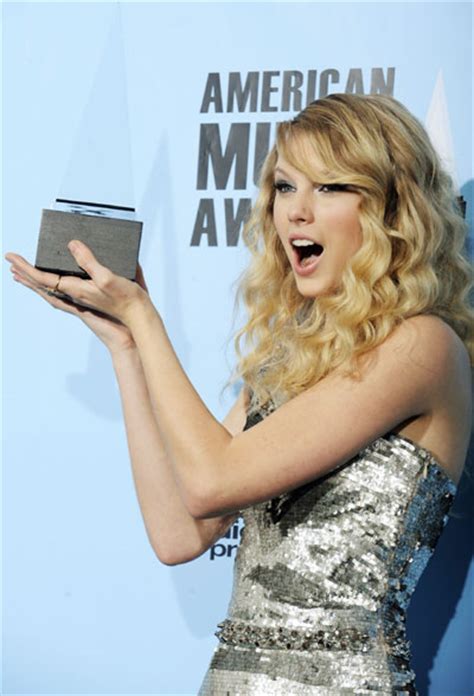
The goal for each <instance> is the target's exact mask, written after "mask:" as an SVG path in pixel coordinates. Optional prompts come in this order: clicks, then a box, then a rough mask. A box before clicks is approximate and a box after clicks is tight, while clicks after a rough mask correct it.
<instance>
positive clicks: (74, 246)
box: [68, 240, 78, 251]
mask: <svg viewBox="0 0 474 696" xmlns="http://www.w3.org/2000/svg"><path fill="white" fill-rule="evenodd" d="M68 248H69V249H70V250H71V251H76V250H77V248H78V247H77V242H76V241H75V240H73V241H72V242H69V244H68Z"/></svg>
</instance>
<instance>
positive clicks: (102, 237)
mask: <svg viewBox="0 0 474 696" xmlns="http://www.w3.org/2000/svg"><path fill="white" fill-rule="evenodd" d="M142 227H143V223H142V222H139V221H138V220H135V209H134V208H127V207H124V206H117V205H107V204H103V203H88V202H85V201H72V200H67V199H64V198H58V199H56V202H55V205H54V208H53V209H43V212H42V216H41V227H40V233H39V239H38V247H37V251H36V260H35V266H36V268H39V269H40V270H43V271H51V272H53V273H59V274H60V275H74V276H78V277H79V278H90V276H89V275H88V274H87V273H86V272H85V271H84V270H83V269H82V268H80V266H78V265H77V263H76V261H75V260H74V258H73V256H72V254H71V253H70V251H69V249H68V248H67V245H68V243H69V242H70V241H71V240H72V239H79V240H80V241H81V242H84V244H86V245H87V246H88V247H89V248H90V249H91V251H92V253H93V254H94V256H95V257H96V259H97V260H98V261H99V263H101V264H102V265H104V266H107V268H110V270H111V271H113V273H116V274H117V275H120V276H123V277H125V278H128V279H129V280H135V277H136V270H137V263H138V252H139V249H140V240H141V234H142Z"/></svg>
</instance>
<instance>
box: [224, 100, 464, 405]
mask: <svg viewBox="0 0 474 696" xmlns="http://www.w3.org/2000/svg"><path fill="white" fill-rule="evenodd" d="M278 153H280V154H281V155H282V156H283V157H284V158H285V159H286V160H287V161H288V162H289V163H290V164H291V165H292V166H294V167H295V168H297V169H298V170H300V171H301V172H303V173H304V174H305V175H306V176H307V177H308V178H309V179H310V180H312V181H314V180H315V173H314V158H313V157H312V153H314V154H315V155H317V157H318V158H319V159H320V160H321V161H322V162H323V164H324V166H326V167H327V168H328V170H330V171H331V172H332V173H333V174H334V176H333V177H331V178H330V179H327V183H345V184H350V185H351V187H355V188H356V189H357V190H358V191H359V192H360V194H361V202H360V208H359V215H360V217H359V220H360V225H361V230H362V245H361V247H360V249H359V250H358V251H357V252H356V253H355V254H354V255H353V256H352V257H351V259H350V260H349V262H348V263H347V265H346V267H345V269H344V271H343V273H342V278H341V282H340V285H339V286H338V287H337V288H336V289H335V290H334V292H332V294H325V295H321V296H317V297H315V298H307V297H303V296H302V295H301V294H300V293H299V291H298V289H297V286H296V282H295V278H294V274H293V271H292V269H291V266H290V263H289V261H288V258H287V256H286V254H285V251H284V248H283V245H282V244H281V241H280V239H279V238H278V235H277V233H276V230H275V226H274V223H273V201H274V185H273V170H274V167H275V164H276V160H277V156H278ZM467 229H468V228H467V224H466V223H465V221H464V219H463V217H462V214H461V211H460V209H459V204H458V202H457V199H456V192H455V190H454V187H453V182H452V179H451V178H450V176H449V175H448V174H447V172H446V171H445V170H444V169H443V167H442V166H441V164H440V160H439V158H438V155H437V153H436V152H435V150H434V148H433V146H432V144H431V142H430V140H429V137H428V135H427V133H426V131H425V129H424V128H423V126H422V125H421V123H420V122H419V121H418V120H417V119H416V118H415V117H414V116H413V115H412V114H410V112H409V111H408V110H407V109H406V108H405V107H404V106H403V105H402V104H401V103H400V102H398V101H397V100H396V99H394V98H392V97H388V96H384V95H373V96H359V95H352V94H331V95H330V96H328V97H324V98H323V99H318V100H316V101H314V102H312V103H311V104H309V106H307V107H306V108H305V109H304V110H303V111H302V112H301V113H300V114H299V115H298V116H296V118H294V119H293V120H291V121H285V122H283V123H280V124H279V126H278V129H277V138H276V144H275V145H274V147H273V148H272V149H271V151H270V152H269V154H268V156H267V158H266V160H265V162H264V164H263V167H262V171H261V176H260V192H259V195H258V198H257V200H256V203H255V205H254V207H253V210H252V213H251V216H250V219H249V221H248V223H247V225H246V226H245V228H244V232H243V239H244V242H245V244H246V246H247V247H248V249H249V250H250V253H251V261H250V264H249V267H248V268H247V270H246V271H245V272H244V274H243V275H242V276H241V278H240V283H239V287H238V290H237V297H236V308H237V307H238V305H239V303H240V301H241V300H242V299H243V301H244V303H245V305H246V308H247V314H248V320H247V321H246V323H245V325H244V326H243V327H242V328H241V329H240V330H239V331H238V332H237V334H236V336H235V339H234V346H235V350H236V353H237V356H238V364H237V367H236V369H235V371H234V374H233V376H232V377H231V379H230V383H233V382H235V381H237V380H239V379H242V380H243V381H244V383H245V384H246V385H247V386H248V387H250V393H251V395H252V399H251V403H250V407H249V413H251V412H252V411H255V410H257V409H258V408H260V407H262V406H264V405H265V404H266V403H267V402H268V401H269V400H273V401H285V400H288V399H290V398H292V397H293V396H296V395H297V394H299V393H300V392H301V391H303V390H304V389H306V388H308V387H309V386H311V385H313V384H315V383H316V382H318V381H319V380H321V379H323V378H324V377H325V376H326V375H327V374H328V373H329V372H331V371H332V370H334V369H335V368H337V367H339V366H341V365H342V366H343V367H344V368H345V367H346V366H347V367H348V374H350V375H354V376H356V375H357V374H358V369H359V361H360V358H361V357H362V356H363V355H364V354H365V353H367V351H369V350H371V349H373V348H375V347H376V346H378V345H379V344H380V343H382V342H383V341H384V340H385V338H386V337H387V336H388V335H389V334H390V333H391V331H392V330H393V329H394V328H395V327H396V326H397V325H399V324H400V323H401V322H403V321H404V320H405V319H407V318H408V317H411V316H414V315H418V314H434V315H437V316H438V317H440V318H441V319H443V320H444V321H445V322H446V323H447V324H449V325H450V326H451V327H452V328H453V330H454V331H455V332H456V333H457V334H458V336H459V337H460V338H461V340H462V341H463V342H464V344H465V345H466V347H467V349H468V351H469V354H470V356H471V363H472V362H473V358H474V321H473V320H474V312H473V311H472V308H471V307H470V305H469V291H470V289H471V287H472V273H471V266H470V264H469V262H468V259H467V256H466V255H465V253H466V252H465V250H464V244H465V239H466V236H467ZM242 339H244V343H245V350H242V347H241V342H242Z"/></svg>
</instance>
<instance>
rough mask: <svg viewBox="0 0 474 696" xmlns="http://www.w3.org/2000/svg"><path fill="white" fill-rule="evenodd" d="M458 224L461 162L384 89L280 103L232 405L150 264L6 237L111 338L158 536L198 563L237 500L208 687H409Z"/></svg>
mask: <svg viewBox="0 0 474 696" xmlns="http://www.w3.org/2000/svg"><path fill="white" fill-rule="evenodd" d="M465 234H466V226H465V223H464V221H463V219H462V216H461V215H460V213H459V210H458V207H457V203H456V200H455V194H454V191H453V187H452V182H451V180H450V178H449V176H448V175H447V174H446V173H445V172H444V171H443V169H442V168H441V166H440V163H439V161H438V158H437V156H436V154H435V152H434V150H433V148H432V146H431V144H430V142H429V139H428V137H427V135H426V132H425V131H424V129H423V127H422V126H421V125H420V123H419V122H418V121H417V120H416V119H415V118H414V117H413V116H412V115H411V114H410V113H409V112H408V111H407V110H406V109H405V108H404V107H403V106H402V105H401V104H400V103H399V102H397V101H396V100H395V99H392V98H390V97H385V96H370V97H369V96H367V97H362V96H354V95H344V94H335V95H331V96H329V97H326V98H324V99H320V100H317V101H316V102H313V103H312V104H310V105H309V106H308V107H307V108H306V109H305V110H304V111H303V112H302V113H301V114H299V115H298V116H297V117H296V118H295V119H294V120H292V121H289V122H284V123H282V124H281V125H280V126H279V128H278V134H277V141H276V144H275V146H274V147H273V149H272V150H271V152H270V153H269V155H268V157H267V159H266V161H265V163H264V166H263V170H262V175H261V190H260V194H259V197H258V199H257V201H256V204H255V207H254V210H253V213H252V216H251V219H250V220H249V223H248V225H247V227H246V230H245V232H244V239H245V242H246V244H247V245H248V247H249V249H250V251H251V261H250V264H249V267H248V270H247V271H246V273H245V274H244V276H243V277H242V279H241V285H240V296H241V297H242V298H243V299H244V301H245V303H246V306H247V310H248V321H247V323H246V325H245V326H244V327H243V329H242V330H241V331H240V332H239V333H238V334H237V337H236V347H237V353H238V358H239V362H238V365H237V368H236V372H235V375H234V376H233V379H235V380H236V379H241V380H242V382H243V387H242V389H241V392H240V396H239V398H238V399H237V402H236V403H235V405H234V407H233V408H232V409H231V411H230V413H229V414H228V416H227V418H226V419H225V420H224V422H223V424H221V423H219V422H218V421H216V420H215V418H214V417H213V416H212V414H211V413H210V412H209V411H208V410H207V408H206V406H205V404H204V403H203V402H202V400H201V399H200V397H199V395H198V394H197V393H196V391H195V390H194V388H193V386H192V385H191V383H190V382H189V380H188V378H187V377H186V375H185V373H184V372H183V370H182V368H181V366H180V364H179V362H178V359H177V357H176V355H175V352H174V350H173V348H172V346H171V344H170V342H169V339H168V337H167V334H166V331H165V328H164V326H163V322H162V319H161V317H160V315H159V314H158V312H157V311H156V309H155V307H154V306H153V304H152V302H151V300H150V297H149V295H148V293H147V290H146V285H145V281H144V279H143V274H142V272H141V269H140V268H139V269H138V276H137V279H138V281H139V282H138V284H137V283H132V282H130V281H128V280H125V279H123V278H120V277H117V276H115V275H114V274H112V273H111V272H110V271H109V270H108V269H107V268H105V267H103V266H101V265H100V264H99V263H98V262H97V260H96V259H95V258H94V256H93V255H92V253H91V251H90V250H89V249H88V248H87V247H86V246H85V245H84V244H82V243H80V242H78V243H76V244H73V245H72V246H71V253H72V254H73V255H74V257H75V259H76V260H77V262H78V264H79V265H80V266H81V267H82V268H84V269H85V270H86V271H87V272H88V273H89V275H90V276H91V279H92V280H90V281H83V280H80V279H77V278H71V277H65V278H59V279H58V276H57V275H54V274H49V273H42V272H39V271H37V270H36V269H34V268H33V267H32V266H31V265H30V264H28V262H27V261H25V259H23V258H22V257H21V256H18V255H16V254H7V256H6V258H7V259H8V260H9V261H10V262H11V263H12V271H13V273H14V277H15V279H16V280H18V281H19V282H21V283H23V284H24V285H26V286H27V287H29V288H31V289H33V290H35V291H36V292H39V293H40V294H41V295H42V296H43V297H44V298H45V299H46V300H47V301H48V302H49V303H50V304H51V305H53V306H54V307H57V308H59V309H63V310H64V311H66V312H70V313H73V314H76V315H77V316H79V317H80V318H81V319H82V320H83V321H84V322H85V323H86V324H87V325H88V326H89V327H90V328H91V329H92V330H93V331H94V332H95V333H96V334H97V335H98V336H99V338H100V339H101V340H102V341H103V342H104V343H105V344H106V345H107V346H108V348H109V349H110V353H111V356H112V359H113V364H114V367H115V371H116V375H117V379H118V383H119V386H120V391H121V396H122V402H123V411H124V418H125V423H126V428H127V435H128V442H129V451H130V457H131V462H132V467H133V472H134V478H135V484H136V489H137V494H138V498H139V502H140V505H141V509H142V513H143V517H144V521H145V525H146V529H147V532H148V536H149V539H150V543H151V544H152V546H153V548H154V550H155V552H156V554H157V556H158V557H159V558H160V559H161V560H162V561H163V562H164V563H168V564H176V563H184V562H186V561H189V560H191V559H193V558H195V557H197V556H199V555H200V554H202V553H203V552H204V551H205V550H206V549H207V548H209V546H210V545H211V544H212V543H213V542H214V541H215V540H216V538H218V537H220V536H221V535H222V534H223V533H224V532H225V530H226V529H227V528H228V527H229V525H230V524H232V522H233V521H234V520H235V519H236V517H238V516H239V515H242V516H243V518H244V522H245V529H244V534H243V539H242V543H241V546H240V548H239V552H238V555H237V559H236V565H235V579H234V589H233V594H232V598H231V602H230V606H229V611H228V616H227V618H226V619H225V620H224V621H223V622H222V624H220V626H219V630H218V632H217V633H218V636H219V643H218V645H217V647H216V650H215V653H214V656H213V658H212V661H211V664H210V667H209V669H208V672H207V674H206V677H205V679H204V682H203V684H202V687H201V690H200V694H201V696H210V695H215V696H221V695H224V694H228V695H232V696H237V694H239V695H240V696H250V695H255V696H256V695H257V694H258V695H259V696H262V695H264V694H265V695H269V696H270V695H271V696H278V695H280V694H281V695H283V694H285V696H288V695H289V694H291V695H292V696H297V695H298V694H305V695H306V694H315V695H316V694H317V695H320V696H323V695H324V696H326V695H327V694H329V693H331V694H332V693H333V694H342V693H361V694H362V693H369V692H370V693H372V692H376V693H379V694H392V693H395V692H396V693H400V694H401V693H405V694H416V686H415V675H414V673H413V671H412V669H411V666H410V650H409V645H408V643H407V641H406V635H405V614H406V609H407V606H408V603H409V600H410V597H411V595H412V593H413V591H414V589H415V586H416V583H417V581H418V579H419V577H420V575H421V573H422V571H423V569H424V567H425V565H426V563H427V561H428V559H429V557H430V556H431V554H432V553H433V550H434V548H435V546H436V543H437V541H438V538H439V535H440V534H441V531H442V529H443V526H444V524H445V523H446V521H447V514H448V511H449V509H450V506H451V503H452V500H453V497H454V495H455V493H456V489H457V485H458V482H459V480H460V477H461V474H462V471H463V466H464V463H465V459H466V453H467V449H468V443H469V436H470V429H471V364H472V358H473V353H474V349H473V331H474V328H473V327H474V323H473V313H472V310H471V309H470V308H469V305H468V300H467V297H468V291H469V288H470V282H471V276H470V268H469V265H468V263H467V260H466V259H465V258H464V256H463V242H464V238H465ZM58 284H59V287H58ZM53 291H59V292H61V293H65V294H66V295H68V296H69V297H70V298H71V300H72V301H73V302H74V303H76V304H72V303H71V302H67V300H64V299H60V298H59V297H57V296H54V292H53ZM52 292H53V294H51V293H52ZM80 305H82V306H80ZM84 305H86V306H88V307H90V308H95V309H96V310H97V311H93V310H91V309H86V308H85V307H84ZM242 339H243V340H244V344H245V345H244V346H242ZM177 414H179V417H177Z"/></svg>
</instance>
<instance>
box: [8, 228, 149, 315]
mask: <svg viewBox="0 0 474 696" xmlns="http://www.w3.org/2000/svg"><path fill="white" fill-rule="evenodd" d="M68 249H69V251H70V252H71V254H72V255H73V257H74V259H75V261H76V263H77V265H78V266H80V267H81V268H82V269H83V270H84V271H86V273H88V274H89V276H90V278H91V279H90V280H83V279H81V278H77V277H75V276H61V281H60V287H59V290H58V292H59V293H61V294H64V295H68V296H69V298H70V299H71V300H72V301H73V302H74V303H75V304H77V305H81V306H83V307H87V308H89V309H95V310H98V311H100V312H103V313H104V314H107V315H108V316H110V317H114V318H115V319H118V320H119V321H121V322H122V324H125V326H128V322H129V320H130V317H131V314H132V312H133V310H134V308H136V307H137V306H138V305H139V304H142V303H144V302H151V300H150V298H149V295H148V294H147V292H146V291H145V290H144V289H143V288H142V287H140V285H139V284H138V283H136V282H133V281H131V280H128V279H127V278H123V277H122V276H119V275H116V274H115V273H113V272H112V271H111V270H110V269H109V268H107V267H106V266H102V264H100V263H99V262H98V261H97V259H96V258H95V256H94V254H93V253H92V251H91V250H90V249H89V247H88V246H87V245H86V244H84V242H80V241H79V240H73V241H72V242H70V243H69V244H68ZM9 260H12V261H14V257H13V256H12V259H9ZM56 277H57V276H56ZM48 289H49V290H50V288H48Z"/></svg>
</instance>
